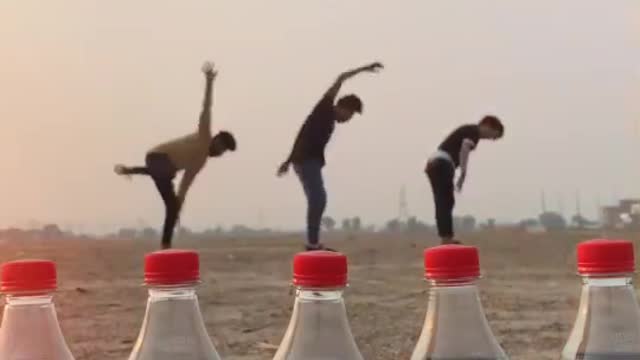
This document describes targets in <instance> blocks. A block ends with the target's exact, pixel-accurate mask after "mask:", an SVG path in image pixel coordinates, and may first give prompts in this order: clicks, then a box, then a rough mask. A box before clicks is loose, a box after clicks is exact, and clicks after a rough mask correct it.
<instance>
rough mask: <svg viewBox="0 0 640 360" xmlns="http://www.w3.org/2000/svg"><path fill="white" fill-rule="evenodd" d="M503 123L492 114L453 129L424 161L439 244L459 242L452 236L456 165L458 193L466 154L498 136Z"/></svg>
mask: <svg viewBox="0 0 640 360" xmlns="http://www.w3.org/2000/svg"><path fill="white" fill-rule="evenodd" d="M503 135H504V126H503V125H502V122H500V120H499V119H498V118H497V117H495V116H485V117H484V118H483V119H482V120H481V121H480V123H479V124H477V125H463V126H460V127H459V128H457V129H456V130H455V131H453V132H452V133H451V134H450V135H449V136H448V137H447V138H446V139H445V140H444V141H443V142H442V144H440V146H439V147H438V150H437V151H436V152H435V154H433V155H432V156H431V157H430V158H429V161H428V162H427V168H426V173H427V176H428V177H429V182H430V183H431V189H432V190H433V200H434V202H435V207H436V222H437V224H438V235H440V238H441V239H442V243H443V244H451V243H459V242H458V241H456V240H455V238H454V235H453V207H454V205H455V197H454V177H455V172H456V169H457V168H458V167H459V168H460V176H459V177H458V181H457V183H456V184H455V188H456V189H457V190H458V192H460V191H462V186H463V185H464V181H465V179H466V177H467V164H468V163H469V154H470V153H471V151H472V150H474V149H475V148H476V146H478V142H479V141H480V140H481V139H491V140H496V139H500V138H501V137H502V136H503Z"/></svg>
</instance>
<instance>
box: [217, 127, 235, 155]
mask: <svg viewBox="0 0 640 360" xmlns="http://www.w3.org/2000/svg"><path fill="white" fill-rule="evenodd" d="M214 138H215V139H220V141H222V143H223V144H224V147H225V148H227V149H228V150H231V151H236V139H235V138H234V137H233V134H231V133H230V132H228V131H220V132H219V133H217V134H216V136H215V137H214Z"/></svg>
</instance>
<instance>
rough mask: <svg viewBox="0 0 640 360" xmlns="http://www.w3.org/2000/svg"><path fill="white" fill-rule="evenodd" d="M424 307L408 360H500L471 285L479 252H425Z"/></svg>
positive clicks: (448, 248)
mask: <svg viewBox="0 0 640 360" xmlns="http://www.w3.org/2000/svg"><path fill="white" fill-rule="evenodd" d="M424 268H425V278H426V279H427V281H429V283H430V285H431V288H430V289H429V302H428V306H427V315H426V318H425V321H424V325H423V328H422V333H421V335H420V338H419V339H418V343H417V345H416V347H415V349H414V351H413V355H412V356H411V360H427V359H428V360H454V359H455V360H482V359H492V360H505V359H508V358H507V355H506V354H505V352H504V350H502V348H501V347H500V344H498V341H497V340H496V339H495V337H494V336H493V333H492V332H491V329H490V328H489V323H488V322H487V319H486V317H485V314H484V310H483V308H482V304H481V303H480V297H479V294H478V288H477V286H476V281H477V280H478V278H479V277H480V266H479V259H478V250H477V249H476V248H475V247H472V246H464V245H441V246H436V247H432V248H429V249H426V250H425V252H424Z"/></svg>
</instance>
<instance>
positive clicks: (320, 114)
mask: <svg viewBox="0 0 640 360" xmlns="http://www.w3.org/2000/svg"><path fill="white" fill-rule="evenodd" d="M334 128H335V112H334V107H333V98H332V97H330V96H325V97H323V98H322V99H321V100H320V102H318V104H316V106H315V107H314V108H313V111H312V112H311V114H309V116H308V117H307V120H305V122H304V124H303V125H302V128H300V131H299V132H298V137H297V138H296V142H295V143H294V144H293V150H291V157H290V158H289V160H290V161H291V162H292V163H294V164H299V163H301V162H304V161H306V160H318V161H320V163H321V164H322V165H324V164H325V159H324V149H325V148H326V147H327V143H329V139H331V134H333V129H334Z"/></svg>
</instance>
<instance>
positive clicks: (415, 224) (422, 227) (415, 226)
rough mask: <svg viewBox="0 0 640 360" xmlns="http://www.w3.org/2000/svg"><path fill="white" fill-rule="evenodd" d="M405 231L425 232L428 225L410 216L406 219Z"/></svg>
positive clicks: (427, 229)
mask: <svg viewBox="0 0 640 360" xmlns="http://www.w3.org/2000/svg"><path fill="white" fill-rule="evenodd" d="M407 231H408V232H410V233H421V232H427V231H429V225H427V224H425V223H423V222H422V221H420V220H418V219H417V218H416V217H415V216H412V217H410V218H408V219H407Z"/></svg>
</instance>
